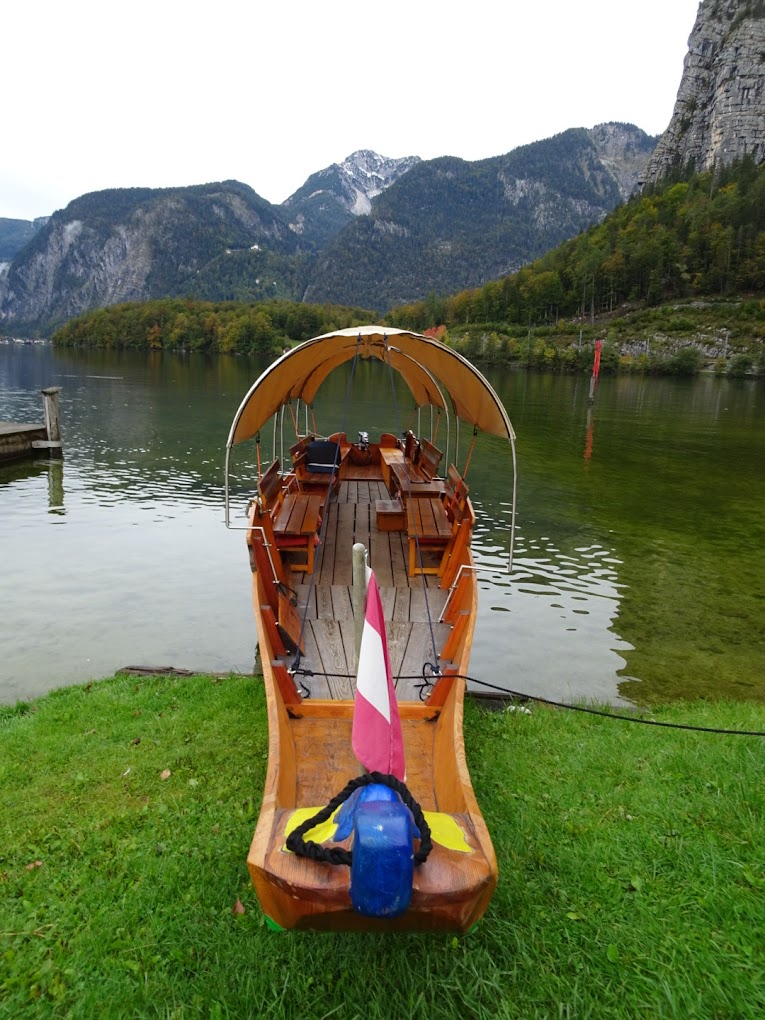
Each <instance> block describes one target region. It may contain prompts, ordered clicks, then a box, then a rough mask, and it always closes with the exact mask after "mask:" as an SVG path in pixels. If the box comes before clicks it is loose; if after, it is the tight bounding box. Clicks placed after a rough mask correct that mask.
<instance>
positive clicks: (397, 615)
mask: <svg viewBox="0 0 765 1020" xmlns="http://www.w3.org/2000/svg"><path fill="white" fill-rule="evenodd" d="M409 601H410V595H409V588H396V604H395V606H394V607H393V619H394V620H398V621H399V622H402V621H405V622H407V623H409V622H410V621H409Z"/></svg>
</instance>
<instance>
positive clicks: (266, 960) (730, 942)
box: [0, 676, 765, 1020]
mask: <svg viewBox="0 0 765 1020" xmlns="http://www.w3.org/2000/svg"><path fill="white" fill-rule="evenodd" d="M29 709H30V707H29V706H27V707H26V708H21V707H18V708H15V709H14V708H7V709H0V960H1V961H2V966H0V1017H3V1018H5V1017H9V1018H10V1017H12V1018H14V1020H15V1018H23V1017H35V1018H38V1017H54V1016H55V1017H56V1018H65V1017H88V1018H89V1017H94V1016H114V1017H120V1018H122V1017H167V1018H170V1017H174V1018H187V1017H213V1018H214V1017H237V1018H240V1017H284V1018H290V1020H292V1018H317V1020H318V1018H321V1017H330V1016H336V1017H343V1018H344V1020H352V1018H365V1020H366V1018H378V1017H380V1018H382V1017H384V1018H396V1020H398V1018H408V1017H412V1016H415V1015H419V1016H426V1017H436V1018H438V1017H461V1018H474V1017H520V1018H529V1017H551V1018H553V1017H624V1018H634V1017H677V1018H684V1020H685V1018H689V1017H700V1018H708V1017H711V1018H713V1017H717V1018H727V1017H730V1018H746V1017H753V1018H754V1017H761V1016H762V1015H763V1014H765V780H764V778H763V766H764V764H765V747H764V745H763V740H762V739H761V738H756V737H724V736H714V735H703V734H693V733H683V732H678V731H672V730H665V729H652V728H650V727H646V726H637V725H631V724H623V723H616V722H612V721H610V720H607V719H598V718H593V717H588V716H583V715H580V714H578V713H567V712H556V711H552V710H547V709H541V708H540V709H533V710H532V713H531V714H530V715H527V714H525V713H521V712H505V713H501V714H490V713H485V712H483V711H482V710H480V709H479V708H477V707H476V706H475V705H473V704H468V706H467V712H466V723H465V735H466V741H467V749H468V761H469V763H470V767H471V772H472V775H473V779H474V785H475V788H476V793H477V795H478V799H479V802H480V803H481V805H482V808H483V811H484V814H485V816H486V819H487V821H488V824H489V828H490V830H491V832H492V836H493V839H494V843H495V847H496V851H497V857H498V859H499V867H500V882H499V887H498V890H497V893H496V894H495V897H494V899H493V901H492V903H491V906H490V908H489V911H488V912H487V914H486V916H485V918H484V919H483V921H482V922H481V923H480V925H479V926H478V928H477V929H476V930H475V931H473V932H472V933H471V934H469V935H467V936H465V937H455V936H453V935H451V934H447V933H444V934H439V935H433V936H407V937H390V938H387V937H380V936H374V935H350V934H341V935H335V936H327V935H324V936H319V935H308V934H290V933H275V932H272V931H271V930H269V929H268V928H267V927H266V925H265V923H264V919H263V917H262V915H261V913H260V910H259V908H258V904H257V901H256V899H255V896H254V893H253V891H252V888H251V885H250V881H249V877H248V875H247V870H246V866H245V859H246V855H247V850H248V847H249V843H250V839H251V836H252V831H253V829H254V825H255V821H256V818H257V814H258V807H259V802H260V792H261V788H262V783H263V778H264V775H265V765H266V748H267V734H266V718H265V700H264V697H263V692H262V689H261V687H260V686H259V683H258V681H256V680H253V679H246V678H240V677H232V678H229V679H225V680H216V679H211V678H209V677H192V678H185V677H184V678H176V677H156V678H155V677H150V678H145V677H139V678H137V677H133V676H130V677H116V678H114V679H110V680H106V681H102V682H101V683H97V684H92V685H88V686H86V687H78V688H69V689H64V690H61V691H57V692H55V693H53V694H51V695H49V696H47V697H45V698H43V699H41V700H40V701H38V702H36V703H34V704H33V705H32V706H31V710H29ZM655 717H656V718H658V719H661V720H662V721H681V722H692V723H695V724H697V725H705V726H723V727H730V728H741V729H754V730H765V707H763V706H758V705H754V704H734V703H707V702H698V703H694V704H692V705H689V704H678V705H676V706H674V707H671V708H667V709H662V710H659V711H657V712H656V713H655ZM167 771H169V773H170V774H169V775H167V774H166V773H167ZM163 776H165V778H163ZM413 792H414V793H415V795H416V793H417V791H416V790H415V791H413ZM425 866H426V867H427V865H425ZM237 900H238V901H240V902H241V904H243V906H244V909H245V912H244V913H241V914H240V913H235V912H233V910H232V908H234V905H235V904H236V902H237Z"/></svg>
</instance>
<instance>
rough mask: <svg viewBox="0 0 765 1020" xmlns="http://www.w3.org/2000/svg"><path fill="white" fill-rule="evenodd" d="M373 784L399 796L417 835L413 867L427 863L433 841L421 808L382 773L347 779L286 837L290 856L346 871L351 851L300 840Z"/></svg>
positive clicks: (399, 784)
mask: <svg viewBox="0 0 765 1020" xmlns="http://www.w3.org/2000/svg"><path fill="white" fill-rule="evenodd" d="M373 783H378V784H380V785H381V786H387V787H389V788H390V789H391V790H393V791H394V792H395V793H397V794H398V795H399V797H400V798H401V800H402V802H403V803H404V805H405V806H406V807H408V808H409V810H410V811H411V812H412V817H413V818H414V824H415V825H416V826H417V828H418V829H419V832H420V847H419V849H418V850H416V851H415V853H414V860H415V863H416V864H424V863H425V861H426V860H427V859H428V855H429V854H430V851H431V850H432V849H433V841H432V839H431V838H430V826H429V825H428V823H427V822H426V821H425V815H424V814H423V811H422V808H421V807H420V805H419V804H418V803H417V801H416V800H415V799H414V797H413V796H412V794H411V793H410V792H409V788H408V787H407V785H406V783H402V782H401V780H400V779H397V778H396V776H391V775H387V774H386V773H384V772H367V773H365V774H364V775H363V776H357V777H356V778H355V779H351V781H350V782H349V783H347V784H346V785H345V786H344V787H343V789H342V790H341V791H340V793H338V794H337V795H336V796H334V797H333V798H332V800H331V801H330V802H329V804H327V806H326V807H323V808H322V809H321V811H319V812H317V813H316V814H315V815H313V816H312V817H311V818H308V819H307V820H306V821H305V822H303V823H302V825H299V826H298V827H297V828H296V829H293V831H292V832H291V833H290V834H289V836H288V837H287V849H288V850H291V851H292V852H293V853H294V854H298V856H300V857H308V858H310V860H312V861H320V862H323V863H324V864H346V865H348V867H350V865H351V861H352V860H353V851H352V850H346V849H345V848H344V847H341V846H333V847H328V846H322V845H321V843H314V842H313V840H310V839H309V840H306V839H305V838H304V837H305V834H306V833H307V832H310V831H311V829H313V828H314V826H316V825H321V823H322V822H326V821H327V819H328V818H330V817H331V816H332V814H333V812H335V811H336V810H337V808H339V807H340V805H341V804H344V803H345V801H346V800H348V798H349V797H350V796H351V794H352V793H354V792H355V791H356V790H359V789H361V788H362V787H364V786H371V785H372V784H373Z"/></svg>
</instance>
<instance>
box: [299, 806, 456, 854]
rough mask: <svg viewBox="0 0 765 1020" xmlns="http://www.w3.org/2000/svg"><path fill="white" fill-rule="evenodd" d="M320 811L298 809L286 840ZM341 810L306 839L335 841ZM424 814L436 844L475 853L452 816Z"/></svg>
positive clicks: (309, 833) (316, 826) (439, 813)
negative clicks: (337, 820)
mask: <svg viewBox="0 0 765 1020" xmlns="http://www.w3.org/2000/svg"><path fill="white" fill-rule="evenodd" d="M320 810H321V809H320V808H317V807H307V808H296V809H295V810H294V811H293V812H292V814H291V815H290V817H289V818H288V820H287V824H286V825H285V827H284V838H285V839H286V838H287V836H289V834H290V833H291V832H292V831H293V830H294V829H297V827H298V826H299V825H302V824H303V822H305V821H306V820H307V819H309V818H310V817H311V816H312V815H316V814H318V813H319V811H320ZM339 810H340V808H337V810H335V811H334V812H333V813H332V815H331V816H330V817H329V818H328V819H327V821H326V822H322V823H321V824H320V825H315V826H314V827H313V828H312V829H309V830H308V832H307V833H306V834H305V839H310V840H311V841H312V842H314V843H326V842H328V841H329V840H332V839H334V837H335V832H336V831H337V825H336V823H335V816H336V815H337V812H338V811H339ZM423 814H424V815H425V821H426V822H427V823H428V825H429V826H430V836H431V839H432V840H433V842H434V843H438V845H439V846H443V847H446V849H447V850H456V851H457V853H461V854H470V853H472V852H473V848H472V847H471V846H470V844H469V843H468V841H467V840H466V839H465V833H464V832H463V831H462V829H461V828H460V826H459V824H458V823H457V822H456V821H455V819H454V818H453V817H452V816H451V815H445V814H443V813H442V812H441V811H423ZM282 850H284V851H285V853H290V851H289V850H287V846H286V844H285V845H284V846H283V847H282Z"/></svg>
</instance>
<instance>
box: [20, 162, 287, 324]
mask: <svg viewBox="0 0 765 1020" xmlns="http://www.w3.org/2000/svg"><path fill="white" fill-rule="evenodd" d="M261 249H263V250H266V251H267V252H268V253H269V254H271V255H274V254H275V255H278V256H284V255H294V254H295V253H296V252H297V250H298V244H297V240H296V238H295V235H294V234H293V233H292V232H291V231H290V230H289V228H288V226H287V223H286V221H285V220H284V218H283V216H282V215H281V213H280V212H279V209H278V207H274V206H272V205H271V204H270V203H269V202H266V201H265V199H262V198H260V196H259V195H257V194H256V193H255V192H254V191H253V190H252V188H249V187H248V186H247V185H244V184H240V183H238V182H237V181H225V182H223V183H221V184H204V185H197V186H194V187H188V188H162V189H150V188H125V189H115V190H109V191H99V192H94V193H92V194H89V195H83V196H82V197H81V198H78V199H75V201H74V202H70V203H69V205H68V206H67V207H66V209H63V210H61V211H59V212H55V213H54V214H53V215H52V216H51V217H50V219H49V220H48V222H47V224H46V225H45V226H44V227H43V229H42V230H40V231H39V232H38V233H37V234H36V235H35V236H34V238H33V239H32V241H31V242H30V243H29V244H27V245H26V246H25V247H24V248H23V249H22V251H21V252H20V253H19V254H18V255H17V256H16V258H15V259H14V260H13V262H12V263H11V266H10V269H9V270H8V272H7V274H6V275H5V276H4V277H3V278H0V323H2V322H3V321H6V322H13V323H14V324H21V325H22V326H26V325H34V324H43V323H44V324H52V323H60V322H63V321H65V320H66V319H69V318H71V317H72V316H74V315H78V314H79V313H80V312H82V311H85V310H86V309H90V308H98V307H103V306H106V305H112V304H117V303H119V302H122V301H138V300H143V299H145V298H150V297H160V296H165V295H174V294H178V293H185V292H186V291H187V290H188V289H189V288H190V286H191V281H193V279H194V278H195V277H196V276H197V275H198V274H199V273H201V272H203V271H206V270H207V269H208V267H209V266H210V264H211V263H213V262H215V260H216V259H220V258H225V257H226V253H227V252H231V253H232V254H233V253H234V252H236V251H237V250H246V251H252V252H253V253H259V252H260V251H261ZM263 296H267V295H265V294H264V295H263Z"/></svg>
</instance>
